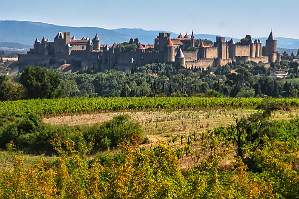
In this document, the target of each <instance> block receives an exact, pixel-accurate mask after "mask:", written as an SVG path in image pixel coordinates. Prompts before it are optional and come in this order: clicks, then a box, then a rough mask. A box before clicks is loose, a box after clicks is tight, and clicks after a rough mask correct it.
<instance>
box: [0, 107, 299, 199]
mask: <svg viewBox="0 0 299 199" xmlns="http://www.w3.org/2000/svg"><path fill="white" fill-rule="evenodd" d="M269 116H270V115H269V112H267V111H265V112H263V113H256V114H253V115H252V116H251V117H250V118H247V119H245V118H244V119H240V120H238V122H237V123H236V124H235V125H232V126H230V127H226V128H217V129H215V130H213V131H208V132H206V133H203V134H195V135H190V137H189V139H188V142H187V143H184V144H183V145H182V146H181V147H179V148H173V147H172V144H171V143H165V144H162V145H158V146H153V147H151V148H143V147H141V148H140V147H133V146H132V145H131V146H129V145H123V146H122V147H121V148H119V150H118V151H116V152H115V153H112V154H111V153H110V154H106V155H105V154H99V155H97V156H93V157H87V156H85V155H84V154H82V153H81V152H79V151H77V150H76V148H77V143H75V142H72V141H71V140H68V141H65V146H66V147H65V150H62V151H61V153H60V157H57V158H56V159H55V160H51V161H47V160H45V159H41V160H39V161H37V162H36V163H34V164H29V165H28V164H24V160H23V158H22V156H19V155H14V154H15V152H11V154H12V155H14V158H12V160H11V161H13V162H14V165H13V166H12V167H10V168H9V169H6V170H5V172H0V196H1V197H2V198H141V197H142V198H297V197H298V192H299V175H298V171H299V161H298V160H299V159H298V151H299V147H298V146H299V143H298V135H299V132H298V126H299V120H298V119H294V120H291V121H271V120H269V119H268V117H269ZM228 155H232V156H231V160H230V161H228ZM186 159H191V160H192V161H193V166H192V167H191V168H188V169H182V167H181V161H184V160H186Z"/></svg>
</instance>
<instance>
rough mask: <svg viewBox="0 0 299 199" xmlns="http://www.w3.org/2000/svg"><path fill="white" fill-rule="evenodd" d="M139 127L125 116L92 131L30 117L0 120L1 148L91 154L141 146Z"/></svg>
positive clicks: (50, 152)
mask: <svg viewBox="0 0 299 199" xmlns="http://www.w3.org/2000/svg"><path fill="white" fill-rule="evenodd" d="M143 140H144V136H143V134H142V128H141V126H140V125H139V124H137V123H135V122H133V121H132V120H131V119H130V118H129V117H128V116H118V117H115V118H113V119H112V120H111V121H108V122H106V123H104V124H102V125H95V126H92V127H67V126H48V125H45V124H43V123H42V122H41V121H40V119H39V118H38V117H37V116H35V115H32V114H29V115H26V116H22V117H16V116H5V115H3V116H2V120H1V126H0V148H2V149H6V147H7V145H8V144H10V143H13V144H14V145H15V147H16V149H17V150H22V151H25V152H28V153H46V154H53V153H62V152H64V151H67V149H68V145H69V144H71V145H73V148H74V150H75V151H78V152H80V153H83V154H86V153H94V152H97V151H99V150H107V149H110V148H115V147H117V146H119V145H120V144H122V143H125V144H128V145H133V144H138V143H141V142H143Z"/></svg>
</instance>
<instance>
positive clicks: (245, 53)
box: [19, 32, 280, 71]
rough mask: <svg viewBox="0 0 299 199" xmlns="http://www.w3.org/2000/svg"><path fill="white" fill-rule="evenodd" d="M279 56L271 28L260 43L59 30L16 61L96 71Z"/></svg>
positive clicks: (276, 58)
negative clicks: (104, 39) (123, 37)
mask: <svg viewBox="0 0 299 199" xmlns="http://www.w3.org/2000/svg"><path fill="white" fill-rule="evenodd" d="M279 60H280V55H279V54H278V52H277V41H276V40H274V37H273V33H272V32H271V33H270V35H269V38H268V39H267V41H266V46H262V43H261V41H260V40H253V39H252V37H251V36H250V35H247V36H246V37H245V38H243V39H241V40H240V41H238V42H236V43H235V42H234V41H233V40H230V41H226V40H225V38H224V37H217V38H216V41H215V42H211V41H208V40H201V39H196V38H195V35H194V33H193V32H192V34H191V35H188V34H185V35H183V34H180V35H179V36H178V37H177V38H171V35H170V33H159V35H158V36H157V38H156V39H155V41H154V45H144V44H141V43H140V42H139V40H138V39H131V40H130V41H129V42H126V43H122V44H113V45H111V46H108V45H101V44H100V39H99V37H98V35H96V36H95V37H94V38H93V39H90V38H85V37H83V38H81V39H75V38H74V37H71V36H70V33H69V32H64V33H61V32H60V33H58V34H57V35H56V37H55V38H54V41H53V42H49V41H48V39H46V38H42V40H41V41H39V40H38V39H36V40H35V43H34V46H33V48H32V49H30V51H29V52H28V53H27V54H26V55H19V64H20V65H23V66H26V65H42V66H61V65H65V64H67V65H70V66H71V68H72V69H73V70H87V69H93V70H96V71H100V70H105V69H111V68H117V69H129V68H131V67H132V66H135V65H145V64H151V63H158V62H159V63H175V64H177V65H180V66H182V67H186V68H207V67H213V66H223V65H226V64H229V63H233V62H242V63H243V62H249V61H252V62H256V63H259V62H262V63H273V62H277V61H279Z"/></svg>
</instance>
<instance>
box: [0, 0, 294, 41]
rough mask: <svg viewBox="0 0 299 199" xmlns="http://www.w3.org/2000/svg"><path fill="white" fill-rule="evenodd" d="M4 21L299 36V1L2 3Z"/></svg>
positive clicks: (40, 0)
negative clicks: (272, 33) (272, 32)
mask: <svg viewBox="0 0 299 199" xmlns="http://www.w3.org/2000/svg"><path fill="white" fill-rule="evenodd" d="M0 19H1V20H5V19H8V20H30V21H40V22H47V23H54V24H59V25H70V26H96V27H103V28H123V27H128V28H144V29H148V30H168V31H174V32H177V33H179V32H187V31H188V32H190V31H191V30H192V29H194V31H195V32H196V33H213V34H219V35H226V36H234V37H241V36H244V35H245V34H252V35H254V36H267V35H268V34H269V32H270V30H271V28H273V31H274V33H275V36H285V37H293V38H299V0H180V1H179V0H0Z"/></svg>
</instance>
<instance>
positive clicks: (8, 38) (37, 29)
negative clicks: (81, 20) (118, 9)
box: [0, 20, 299, 49]
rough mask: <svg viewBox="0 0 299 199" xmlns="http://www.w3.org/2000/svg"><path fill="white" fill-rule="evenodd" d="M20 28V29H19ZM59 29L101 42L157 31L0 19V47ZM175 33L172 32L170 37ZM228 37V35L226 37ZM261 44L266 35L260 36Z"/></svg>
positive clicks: (148, 38)
mask: <svg viewBox="0 0 299 199" xmlns="http://www.w3.org/2000/svg"><path fill="white" fill-rule="evenodd" d="M20 30H22V31H20ZM59 31H68V32H71V33H72V35H74V36H75V37H79V38H80V37H83V36H85V37H86V36H87V37H90V38H92V37H94V35H95V34H96V33H98V34H99V35H101V41H102V43H108V44H111V43H118V42H123V41H127V40H129V39H130V38H131V37H134V38H136V37H138V38H139V39H140V41H141V42H143V43H153V42H154V38H155V37H156V36H157V34H158V33H159V32H161V31H158V30H143V29H136V28H120V29H112V30H109V29H104V28H98V27H70V26H59V25H53V24H46V23H40V22H30V21H1V20H0V42H5V43H0V47H8V46H7V44H8V43H7V42H9V43H10V44H9V45H10V46H9V48H24V47H26V48H28V47H29V46H31V45H32V43H33V41H34V40H35V38H42V37H43V36H45V37H47V38H49V39H50V40H52V39H53V38H54V36H55V35H56V34H57V32H59ZM176 35H177V34H175V33H173V36H176ZM196 37H197V38H205V39H209V40H215V37H216V35H211V34H196ZM227 39H230V37H227ZM260 39H261V40H262V42H263V43H265V40H266V38H260ZM277 39H278V46H279V48H285V49H297V48H299V39H292V38H284V37H278V38H277ZM235 40H237V39H235Z"/></svg>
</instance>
